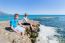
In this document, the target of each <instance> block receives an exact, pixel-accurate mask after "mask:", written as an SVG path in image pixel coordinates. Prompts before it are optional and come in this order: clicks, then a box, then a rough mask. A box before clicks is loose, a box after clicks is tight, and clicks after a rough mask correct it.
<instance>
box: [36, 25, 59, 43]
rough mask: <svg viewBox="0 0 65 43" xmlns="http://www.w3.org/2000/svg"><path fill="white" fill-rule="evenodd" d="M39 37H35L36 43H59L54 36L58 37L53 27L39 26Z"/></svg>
mask: <svg viewBox="0 0 65 43" xmlns="http://www.w3.org/2000/svg"><path fill="white" fill-rule="evenodd" d="M39 28H40V32H39V36H38V37H37V40H36V43H59V41H58V38H57V37H55V35H58V33H57V32H56V30H55V29H54V28H55V27H48V26H44V25H40V27H39Z"/></svg>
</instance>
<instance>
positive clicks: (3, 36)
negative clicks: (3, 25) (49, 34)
mask: <svg viewBox="0 0 65 43" xmlns="http://www.w3.org/2000/svg"><path fill="white" fill-rule="evenodd" d="M0 43H31V40H30V39H29V38H28V36H27V35H24V36H19V35H17V34H16V33H15V32H9V31H6V30H5V29H1V32H0Z"/></svg>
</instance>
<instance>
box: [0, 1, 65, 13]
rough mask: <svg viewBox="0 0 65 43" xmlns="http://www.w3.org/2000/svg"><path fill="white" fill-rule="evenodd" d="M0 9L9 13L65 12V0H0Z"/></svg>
mask: <svg viewBox="0 0 65 43" xmlns="http://www.w3.org/2000/svg"><path fill="white" fill-rule="evenodd" d="M0 11H1V12H5V13H8V14H14V13H19V14H23V13H25V12H26V13H29V14H65V0H0Z"/></svg>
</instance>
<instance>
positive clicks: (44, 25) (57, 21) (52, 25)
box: [0, 15, 65, 43]
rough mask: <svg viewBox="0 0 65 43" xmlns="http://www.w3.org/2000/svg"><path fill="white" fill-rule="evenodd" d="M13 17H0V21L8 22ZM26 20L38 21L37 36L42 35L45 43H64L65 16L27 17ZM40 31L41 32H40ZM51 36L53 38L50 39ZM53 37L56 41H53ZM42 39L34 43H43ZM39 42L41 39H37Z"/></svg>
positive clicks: (20, 17) (21, 17)
mask: <svg viewBox="0 0 65 43" xmlns="http://www.w3.org/2000/svg"><path fill="white" fill-rule="evenodd" d="M13 17H14V16H13V15H3V16H2V15H1V16H0V21H6V20H10V19H12V18H13ZM23 17H24V15H20V16H19V19H20V20H21V19H23ZM28 18H29V19H31V20H36V21H39V23H40V32H39V35H41V33H42V34H43V35H42V36H41V37H43V36H44V37H46V38H43V39H44V40H45V41H46V42H45V43H65V15H29V16H28ZM42 30H43V32H41V31H42ZM54 32H55V33H56V34H55V33H54ZM50 33H51V34H50ZM47 34H50V35H47ZM54 34H55V35H54ZM48 36H50V37H48ZM51 36H53V37H52V38H51ZM38 37H40V36H38ZM55 37H56V39H54V38H55ZM43 39H42V41H39V42H38V41H36V43H43ZM39 40H41V38H39Z"/></svg>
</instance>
